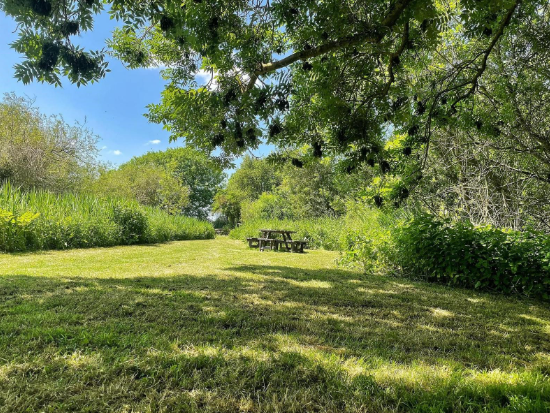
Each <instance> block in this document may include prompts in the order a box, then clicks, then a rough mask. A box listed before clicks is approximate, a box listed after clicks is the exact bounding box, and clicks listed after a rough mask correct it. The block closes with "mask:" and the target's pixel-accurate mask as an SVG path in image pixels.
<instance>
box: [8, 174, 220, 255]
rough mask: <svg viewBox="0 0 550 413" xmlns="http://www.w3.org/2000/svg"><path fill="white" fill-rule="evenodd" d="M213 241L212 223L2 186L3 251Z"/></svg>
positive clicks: (118, 202) (130, 204)
mask: <svg viewBox="0 0 550 413" xmlns="http://www.w3.org/2000/svg"><path fill="white" fill-rule="evenodd" d="M121 217H122V218H121ZM138 224H139V225H138ZM138 232H141V233H138ZM209 238H214V229H213V226H212V225H211V224H210V223H208V222H204V221H199V220H197V219H195V218H188V217H183V216H175V215H169V214H167V213H166V212H164V211H162V210H160V209H155V208H144V207H141V206H140V205H139V204H138V203H137V202H134V201H130V200H124V199H120V198H98V197H96V196H93V195H86V194H72V193H66V194H60V195H59V194H53V193H51V192H47V191H43V190H34V191H28V192H23V191H21V190H19V189H18V188H15V187H13V186H12V185H11V184H9V183H4V184H3V185H1V186H0V251H4V252H16V251H31V250H47V249H69V248H88V247H108V246H114V245H123V244H131V243H136V242H144V243H156V242H166V241H172V240H187V239H209Z"/></svg>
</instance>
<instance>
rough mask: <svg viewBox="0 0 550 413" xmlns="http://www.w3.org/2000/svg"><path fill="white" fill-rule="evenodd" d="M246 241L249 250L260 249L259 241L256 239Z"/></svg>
mask: <svg viewBox="0 0 550 413" xmlns="http://www.w3.org/2000/svg"><path fill="white" fill-rule="evenodd" d="M246 240H247V241H248V246H249V247H250V248H260V240H259V239H258V238H247V239H246Z"/></svg>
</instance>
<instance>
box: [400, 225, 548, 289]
mask: <svg viewBox="0 0 550 413" xmlns="http://www.w3.org/2000/svg"><path fill="white" fill-rule="evenodd" d="M395 247H396V251H395V252H396V254H395V259H396V262H397V264H398V265H400V267H401V268H402V270H403V273H404V274H405V275H407V276H410V277H421V278H424V279H426V280H428V281H439V282H445V283H447V284H449V285H457V286H462V287H467V288H475V289H483V290H494V291H501V292H504V293H517V294H525V295H528V296H532V297H537V298H544V299H550V237H548V236H547V235H545V234H542V233H537V232H532V231H524V232H518V231H511V230H503V229H498V228H494V227H491V226H482V227H475V226H474V225H472V224H471V223H469V222H463V221H461V222H452V221H451V220H438V219H436V218H434V217H433V216H430V215H421V216H418V217H416V218H415V219H413V220H411V221H410V222H409V223H408V224H407V225H405V226H404V227H403V228H402V229H401V230H400V231H398V232H397V235H396V239H395Z"/></svg>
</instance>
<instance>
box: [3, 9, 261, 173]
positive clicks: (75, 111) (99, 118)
mask: <svg viewBox="0 0 550 413" xmlns="http://www.w3.org/2000/svg"><path fill="white" fill-rule="evenodd" d="M116 24H117V22H116V21H114V20H110V19H109V17H108V15H101V16H98V17H97V19H96V21H95V27H94V30H93V32H89V33H85V34H84V35H83V36H81V38H80V39H78V43H79V44H80V45H82V46H85V47H86V48H90V49H101V48H103V47H104V46H105V39H106V38H108V37H109V36H110V33H111V31H112V30H113V28H114V27H115V26H116ZM15 28H16V25H15V22H14V21H13V20H12V19H11V18H10V17H8V16H6V15H5V14H3V12H0V39H1V41H0V94H4V93H5V92H15V93H16V94H17V95H19V96H25V95H26V96H28V97H30V98H32V99H35V105H36V106H37V107H39V108H40V110H41V112H42V113H45V114H61V115H63V117H64V119H65V121H67V122H68V123H74V122H80V123H84V122H86V125H87V126H88V127H89V128H90V129H92V130H93V131H94V133H95V134H97V135H99V136H100V137H101V141H100V143H99V147H100V148H102V150H101V152H100V153H101V155H100V156H101V159H102V160H103V161H109V162H112V163H113V164H120V163H123V162H126V161H128V160H129V159H131V158H132V157H133V156H138V155H141V154H143V153H145V152H148V151H150V150H163V149H166V148H168V147H176V146H182V145H183V144H184V143H183V141H181V140H180V141H178V142H174V143H171V144H170V143H169V142H168V137H169V134H168V132H167V131H165V130H163V129H162V126H161V125H157V124H153V123H149V122H148V121H147V119H146V118H145V117H144V116H143V114H144V113H146V112H147V108H146V105H148V104H149V103H158V102H159V101H160V94H161V92H162V90H163V89H164V84H165V81H164V80H163V79H162V78H161V76H160V71H159V70H158V69H137V70H127V69H126V68H124V66H123V65H122V64H121V63H120V62H119V61H117V60H114V59H109V62H110V63H109V69H111V73H108V74H107V77H106V78H105V79H102V80H101V81H100V82H98V83H96V84H93V85H88V86H82V87H80V88H77V87H76V86H75V85H72V84H71V83H70V82H68V81H64V82H63V87H62V88H59V87H58V88H56V87H54V86H52V85H48V84H41V83H37V82H35V83H32V84H30V85H23V83H21V82H18V81H17V80H16V79H14V77H13V73H14V70H13V66H14V65H15V64H17V63H18V62H20V61H21V56H20V55H19V54H17V53H16V52H15V51H13V50H12V49H11V48H10V47H9V44H10V43H11V42H12V41H14V40H15V39H16V37H17V34H16V33H15V32H14V31H15ZM269 150H270V147H268V146H262V147H261V148H260V149H259V150H257V151H255V155H257V156H261V155H266V154H267V153H268V152H269Z"/></svg>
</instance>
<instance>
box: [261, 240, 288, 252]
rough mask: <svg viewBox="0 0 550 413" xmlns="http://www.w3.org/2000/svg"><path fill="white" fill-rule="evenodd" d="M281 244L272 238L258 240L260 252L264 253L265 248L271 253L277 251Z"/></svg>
mask: <svg viewBox="0 0 550 413" xmlns="http://www.w3.org/2000/svg"><path fill="white" fill-rule="evenodd" d="M281 242H282V241H281V240H278V239H273V238H258V243H259V247H260V251H264V250H265V249H266V248H269V249H270V250H272V251H278V250H279V245H280V244H281Z"/></svg>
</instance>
